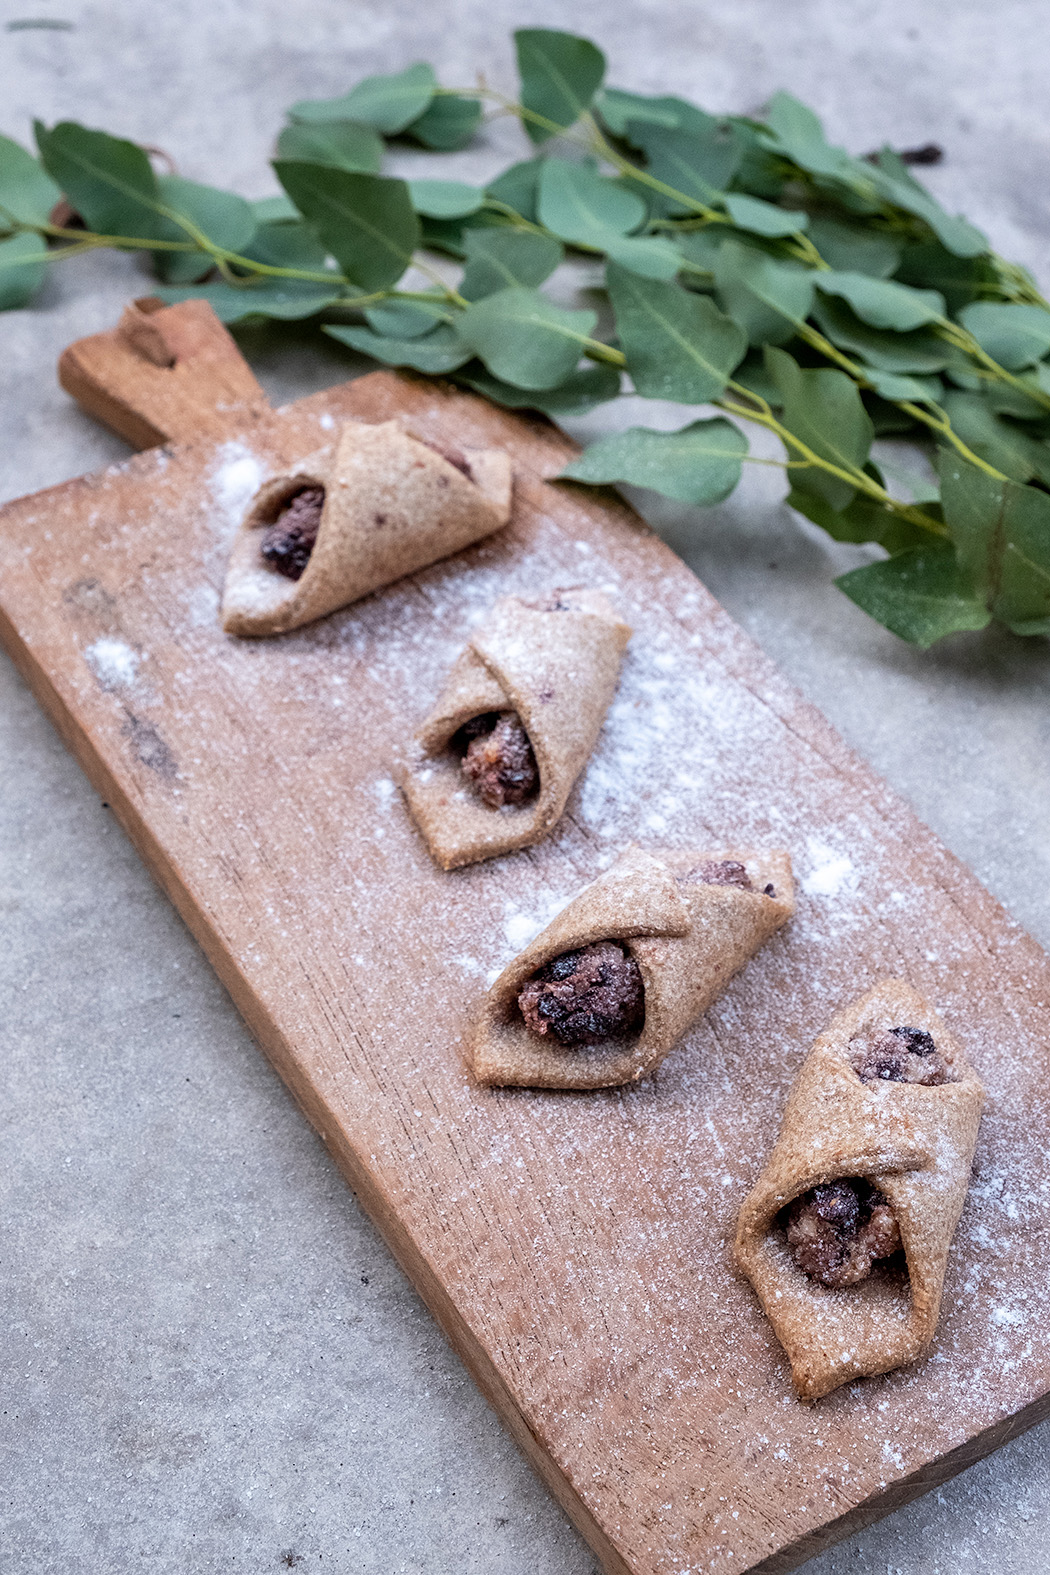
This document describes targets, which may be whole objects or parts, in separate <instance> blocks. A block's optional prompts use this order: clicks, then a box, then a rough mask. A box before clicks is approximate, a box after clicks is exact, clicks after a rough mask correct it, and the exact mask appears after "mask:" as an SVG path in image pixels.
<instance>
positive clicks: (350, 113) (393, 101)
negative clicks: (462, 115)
mask: <svg viewBox="0 0 1050 1575" xmlns="http://www.w3.org/2000/svg"><path fill="white" fill-rule="evenodd" d="M436 87H437V77H436V76H435V75H434V69H433V67H432V66H428V65H425V64H424V63H423V62H420V63H418V64H417V65H414V66H409V67H408V69H407V70H405V71H398V72H395V73H394V74H393V75H392V76H377V77H365V78H364V80H363V81H361V82H358V84H357V86H356V87H352V88H351V89H350V91H349V93H344V94H343V96H342V97H341V98H317V99H303V100H301V101H300V102H299V103H298V104H293V105H292V107H291V109H290V110H289V111H288V113H289V115H290V117H291V119H292V120H297V121H303V122H314V121H324V120H356V121H358V122H359V123H360V124H361V125H363V126H372V127H374V128H375V130H376V131H381V132H382V133H383V135H384V136H385V137H391V136H394V135H396V133H397V132H399V131H404V130H405V129H406V127H408V126H411V125H412V123H413V122H414V121H418V120H419V119H420V117H421V116H422V115H423V114H424V113H425V111H426V110H427V109H429V107H430V103H431V100H432V99H433V97H434V90H435V88H436Z"/></svg>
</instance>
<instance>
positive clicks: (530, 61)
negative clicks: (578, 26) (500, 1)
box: [514, 27, 605, 142]
mask: <svg viewBox="0 0 1050 1575" xmlns="http://www.w3.org/2000/svg"><path fill="white" fill-rule="evenodd" d="M514 44H515V48H516V50H517V55H518V73H519V75H520V77H521V102H522V105H523V106H524V108H525V109H527V110H531V112H532V113H533V114H534V115H541V116H542V117H543V119H544V120H549V121H552V122H553V124H554V125H555V126H556V127H558V129H559V130H565V129H566V128H567V127H569V126H571V125H573V124H574V122H575V121H577V120H579V118H580V116H581V115H582V114H583V113H584V111H585V110H587V109H589V108H590V106H591V102H592V100H593V98H594V95H595V94H596V93H597V91H598V89H599V88H600V87H601V85H602V78H603V77H604V75H605V56H604V55H603V54H602V52H601V50H600V49H598V48H597V47H596V46H595V45H594V44H592V43H591V42H590V40H589V39H586V38H577V37H576V35H575V34H573V33H556V32H551V31H548V30H547V29H546V28H534V27H523V28H519V29H518V31H517V32H516V33H515V34H514ZM524 125H525V130H526V132H527V133H528V135H529V136H530V138H531V139H532V141H533V142H546V140H547V138H548V137H549V136H551V134H552V133H551V131H550V130H549V129H548V128H547V127H545V126H540V125H537V124H536V123H535V122H533V121H529V120H526V121H525V122H524Z"/></svg>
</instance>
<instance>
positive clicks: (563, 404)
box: [456, 361, 620, 420]
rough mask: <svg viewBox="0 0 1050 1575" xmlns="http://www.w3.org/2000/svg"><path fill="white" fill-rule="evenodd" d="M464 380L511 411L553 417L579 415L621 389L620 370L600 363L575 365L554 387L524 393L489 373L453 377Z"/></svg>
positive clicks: (613, 397) (460, 380) (611, 397)
mask: <svg viewBox="0 0 1050 1575" xmlns="http://www.w3.org/2000/svg"><path fill="white" fill-rule="evenodd" d="M456 381H457V382H458V383H465V384H466V385H467V387H468V388H472V389H473V390H474V391H475V393H478V394H484V395H485V397H486V399H491V400H493V401H494V402H495V403H496V404H497V405H506V406H507V407H508V408H509V409H511V410H541V411H542V412H543V414H544V415H545V416H550V417H551V418H552V419H554V420H556V419H557V418H558V417H559V416H582V415H586V414H587V412H588V411H589V410H593V409H594V407H595V406H596V405H604V404H606V403H607V402H608V401H609V400H610V399H615V398H616V396H617V394H618V393H619V392H620V373H619V372H618V370H617V369H616V367H614V366H609V365H608V364H607V363H606V362H604V361H602V362H599V363H598V364H597V365H596V366H581V367H577V369H576V371H575V372H570V374H569V376H568V377H567V378H566V379H565V381H564V382H563V383H559V384H558V386H557V388H551V389H547V390H542V389H541V390H540V391H538V392H536V391H531V392H525V390H523V389H520V388H515V387H514V386H513V385H512V384H511V383H504V382H502V381H501V380H500V379H499V378H498V377H491V376H490V375H489V373H488V372H480V371H478V372H471V371H469V370H468V371H467V372H465V373H461V374H460V376H459V377H458V378H457V379H456Z"/></svg>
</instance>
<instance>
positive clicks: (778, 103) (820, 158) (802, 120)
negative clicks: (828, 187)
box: [766, 93, 857, 184]
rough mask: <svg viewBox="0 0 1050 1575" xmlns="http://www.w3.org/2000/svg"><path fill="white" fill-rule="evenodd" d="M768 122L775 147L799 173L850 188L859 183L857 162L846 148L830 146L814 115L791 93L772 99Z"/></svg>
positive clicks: (781, 94)
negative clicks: (828, 179) (825, 177)
mask: <svg viewBox="0 0 1050 1575" xmlns="http://www.w3.org/2000/svg"><path fill="white" fill-rule="evenodd" d="M766 120H767V122H768V125H769V128H770V131H771V132H772V133H773V139H772V140H773V142H774V145H777V146H779V147H780V148H782V149H783V151H784V152H785V153H786V154H787V156H788V157H789V158H790V159H793V160H794V162H795V163H796V164H797V165H798V166H799V168H800V169H804V170H808V171H809V173H810V174H811V175H825V176H829V177H831V178H832V179H835V180H841V181H844V182H846V183H847V184H851V183H855V182H856V180H857V168H856V163H855V161H854V160H853V159H851V158H850V156H849V154H848V153H847V152H846V151H845V149H844V148H835V147H832V146H831V144H830V143H829V142H828V140H827V138H826V137H825V135H824V128H823V126H822V125H821V124H820V121H819V120H818V119H817V117H816V115H814V113H813V111H812V110H811V109H808V108H807V106H806V105H805V104H802V103H800V102H799V100H798V99H797V98H793V97H792V96H791V94H790V93H775V94H774V95H773V97H772V99H771V100H770V102H769V109H768V111H767V114H766Z"/></svg>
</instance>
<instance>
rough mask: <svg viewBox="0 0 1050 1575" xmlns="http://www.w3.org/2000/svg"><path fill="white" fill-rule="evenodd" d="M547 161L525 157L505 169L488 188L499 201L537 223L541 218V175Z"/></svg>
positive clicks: (491, 194) (490, 193) (490, 194)
mask: <svg viewBox="0 0 1050 1575" xmlns="http://www.w3.org/2000/svg"><path fill="white" fill-rule="evenodd" d="M545 162H546V161H545V160H544V159H542V158H537V159H523V160H522V162H521V163H520V164H512V165H511V166H510V169H506V170H504V171H503V174H502V175H500V176H498V177H497V179H496V180H494V181H493V182H492V183H491V184H490V185H489V186H488V187H487V188H486V189H487V192H488V195H489V196H490V197H495V199H496V201H497V202H503V203H506V205H507V207H508V208H513V209H514V212H515V213H519V214H520V215H521V217H522V218H523V219H528V221H529V223H530V224H535V223H536V221H537V220H538V219H539V213H538V212H537V203H538V202H539V194H540V175H541V173H542V170H543V166H544V163H545Z"/></svg>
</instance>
